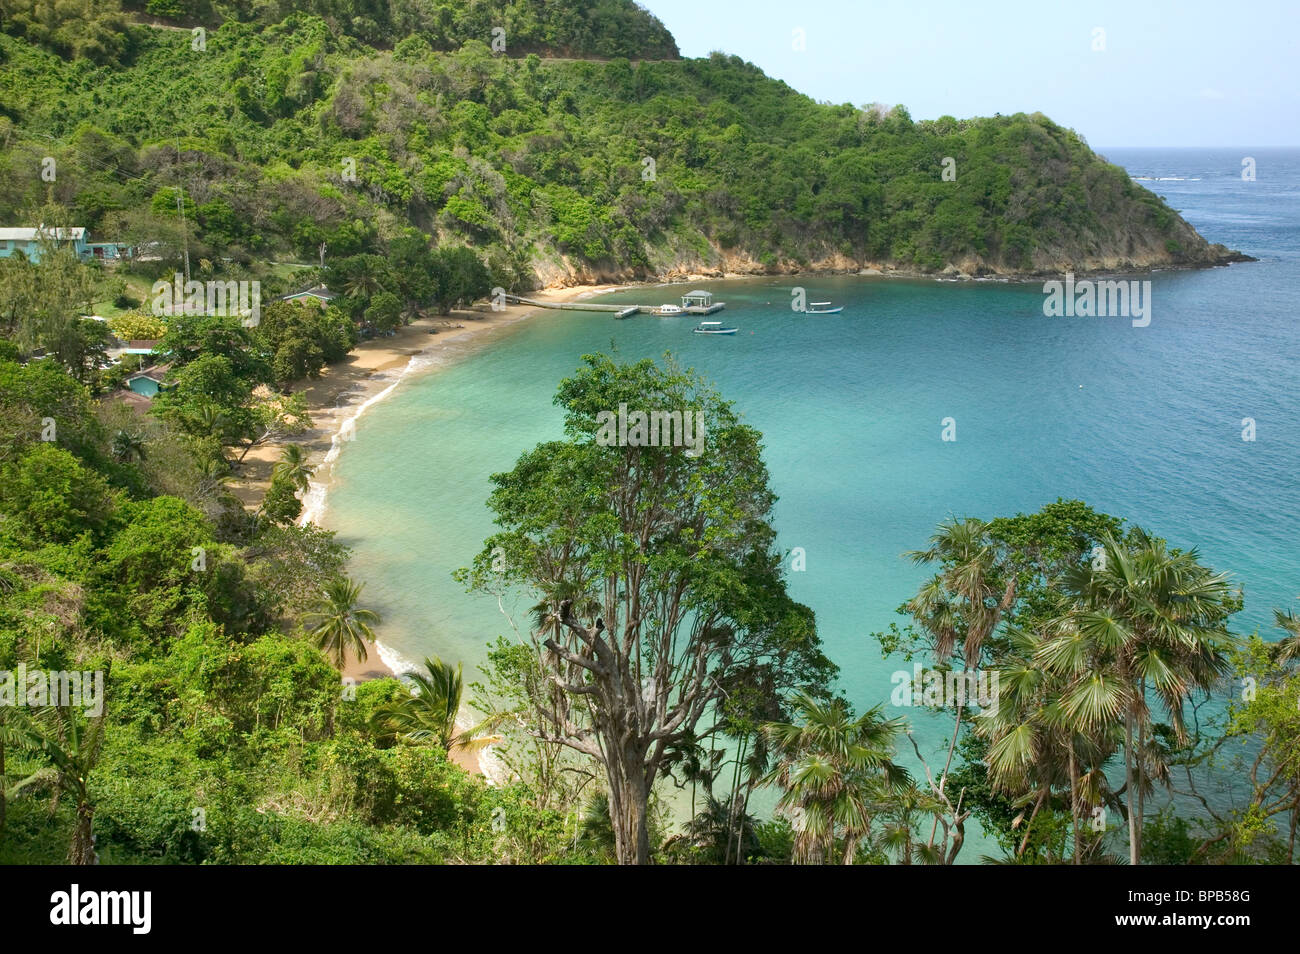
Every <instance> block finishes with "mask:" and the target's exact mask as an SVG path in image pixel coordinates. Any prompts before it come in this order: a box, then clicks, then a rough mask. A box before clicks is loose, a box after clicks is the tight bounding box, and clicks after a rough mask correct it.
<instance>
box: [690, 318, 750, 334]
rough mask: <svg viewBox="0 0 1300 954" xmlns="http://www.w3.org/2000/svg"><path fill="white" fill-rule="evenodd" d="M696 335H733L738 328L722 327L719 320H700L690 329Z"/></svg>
mask: <svg viewBox="0 0 1300 954" xmlns="http://www.w3.org/2000/svg"><path fill="white" fill-rule="evenodd" d="M691 330H692V331H694V332H695V333H696V334H697V335H734V334H735V333H736V332H737V331H739V330H740V329H739V328H724V327H722V322H720V321H701V322H700V323H699V325H698V326H696V327H695V328H692V329H691Z"/></svg>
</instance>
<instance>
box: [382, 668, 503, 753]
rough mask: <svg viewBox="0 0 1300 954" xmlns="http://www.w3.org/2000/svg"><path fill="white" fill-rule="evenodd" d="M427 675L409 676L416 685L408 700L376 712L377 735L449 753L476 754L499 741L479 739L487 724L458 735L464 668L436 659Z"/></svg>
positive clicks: (418, 673)
mask: <svg viewBox="0 0 1300 954" xmlns="http://www.w3.org/2000/svg"><path fill="white" fill-rule="evenodd" d="M424 668H425V670H426V672H411V673H406V674H405V675H404V676H403V678H404V679H408V680H410V681H411V682H412V683H413V684H414V685H413V686H412V689H411V693H410V695H408V696H407V697H406V698H403V699H397V700H395V701H393V702H389V703H386V704H384V705H382V706H380V707H379V708H378V709H376V710H375V713H374V715H373V716H372V717H371V723H370V724H371V729H372V730H373V731H374V732H375V733H376V734H378V735H383V736H390V737H391V736H401V737H403V738H405V739H409V740H411V741H412V742H435V743H437V744H438V745H440V746H442V747H443V748H444V749H445V750H446V751H447V752H451V751H452V750H453V749H462V750H464V751H466V752H475V751H478V750H479V749H481V748H483V747H485V746H487V745H491V744H492V743H493V742H497V741H500V738H499V737H498V736H478V735H477V734H478V732H480V731H482V730H483V729H484V728H486V726H487V724H489V723H491V722H493V720H491V719H489V720H487V722H485V723H483V724H480V725H478V726H475V727H474V728H473V729H470V730H469V731H467V732H462V733H457V732H456V716H457V714H458V713H459V712H460V700H461V694H462V691H463V682H462V679H461V666H460V663H457V664H456V665H455V667H452V665H451V664H450V663H445V662H443V661H442V660H441V659H439V658H438V657H437V656H432V657H427V658H426V659H425V660H424Z"/></svg>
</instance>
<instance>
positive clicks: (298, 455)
mask: <svg viewBox="0 0 1300 954" xmlns="http://www.w3.org/2000/svg"><path fill="white" fill-rule="evenodd" d="M311 474H312V468H310V467H308V466H307V455H306V454H305V453H303V449H302V448H301V447H299V446H298V445H297V444H289V445H288V446H287V447H285V448H284V450H282V451H280V459H279V460H278V461H276V462H275V467H274V468H273V469H272V477H275V478H279V479H280V480H285V481H288V482H289V484H290V485H291V486H292V487H293V488H294V490H296V491H298V492H299V493H302V492H303V491H305V490H306V489H307V488H308V486H310V483H311Z"/></svg>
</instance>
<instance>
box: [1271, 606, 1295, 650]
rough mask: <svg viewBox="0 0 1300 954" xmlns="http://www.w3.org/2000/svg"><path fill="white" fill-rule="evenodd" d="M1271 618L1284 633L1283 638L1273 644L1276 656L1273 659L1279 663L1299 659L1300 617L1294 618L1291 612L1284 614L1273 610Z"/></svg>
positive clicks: (1287, 611)
mask: <svg viewBox="0 0 1300 954" xmlns="http://www.w3.org/2000/svg"><path fill="white" fill-rule="evenodd" d="M1273 618H1274V619H1276V620H1277V625H1278V626H1279V627H1281V628H1282V629H1283V630H1284V631H1285V632H1286V635H1285V636H1283V637H1282V638H1281V639H1279V640H1278V641H1277V642H1276V643H1274V644H1273V652H1274V653H1275V654H1276V655H1275V656H1274V658H1275V659H1276V660H1277V661H1278V662H1279V663H1285V662H1290V661H1291V660H1292V659H1300V616H1296V615H1295V613H1294V612H1292V611H1291V610H1286V611H1285V612H1284V611H1282V610H1274V611H1273Z"/></svg>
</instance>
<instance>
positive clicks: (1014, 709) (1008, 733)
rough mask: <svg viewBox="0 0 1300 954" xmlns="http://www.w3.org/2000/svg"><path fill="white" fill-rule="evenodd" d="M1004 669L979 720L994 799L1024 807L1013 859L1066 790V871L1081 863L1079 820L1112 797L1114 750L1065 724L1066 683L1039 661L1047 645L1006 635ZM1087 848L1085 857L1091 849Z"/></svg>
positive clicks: (1101, 738)
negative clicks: (1108, 772) (1069, 850)
mask: <svg viewBox="0 0 1300 954" xmlns="http://www.w3.org/2000/svg"><path fill="white" fill-rule="evenodd" d="M1006 637H1007V652H1006V657H1005V662H1004V663H1003V664H1002V665H1000V666H998V667H997V668H996V669H994V670H993V676H994V677H995V678H996V679H997V684H998V705H997V706H996V707H995V708H991V709H989V710H988V711H986V712H984V713H983V714H982V715H981V717H980V718H979V719H977V720H976V723H975V725H976V731H977V732H978V733H979V734H980V735H981V736H983V737H985V738H987V739H988V740H989V748H988V751H987V753H986V754H985V757H984V761H985V764H986V765H987V766H988V777H989V782H990V784H991V786H992V788H993V790H994V791H995V792H998V793H1000V794H1004V795H1008V796H1011V797H1013V798H1018V799H1019V800H1020V801H1022V803H1023V804H1024V805H1025V806H1026V807H1028V806H1032V808H1031V809H1030V810H1029V815H1028V819H1027V820H1026V819H1025V815H1024V813H1022V814H1021V816H1020V820H1022V821H1025V828H1024V836H1023V838H1022V839H1021V842H1020V846H1019V848H1018V849H1017V850H1016V852H1015V853H1014V857H1016V858H1019V857H1021V856H1023V855H1024V852H1025V849H1026V848H1027V846H1028V844H1029V840H1030V836H1031V834H1032V832H1033V825H1034V820H1035V819H1036V818H1037V817H1038V813H1039V812H1040V811H1041V810H1042V809H1043V808H1044V807H1045V806H1047V805H1049V804H1050V803H1051V802H1052V800H1053V799H1054V798H1055V797H1056V791H1057V790H1058V789H1065V788H1066V787H1067V786H1068V789H1069V794H1068V797H1069V803H1070V815H1071V825H1072V832H1073V840H1074V852H1073V855H1072V858H1071V863H1073V864H1076V865H1077V864H1081V863H1082V861H1083V858H1084V855H1085V853H1086V852H1085V847H1084V837H1083V833H1082V831H1081V829H1080V826H1079V821H1080V818H1081V817H1082V816H1083V815H1084V814H1086V813H1087V809H1088V808H1090V807H1091V806H1096V805H1100V804H1101V803H1102V802H1103V800H1104V799H1105V797H1106V796H1107V795H1108V794H1109V786H1108V784H1107V781H1106V776H1105V773H1104V772H1103V771H1102V770H1101V766H1103V765H1104V764H1105V763H1106V762H1107V761H1108V760H1109V759H1110V757H1111V755H1112V754H1113V752H1114V750H1115V746H1114V744H1113V743H1112V742H1111V740H1110V739H1109V738H1108V737H1107V736H1106V735H1105V734H1104V733H1103V734H1100V735H1098V734H1097V733H1095V732H1092V733H1090V732H1089V731H1088V729H1087V726H1086V725H1084V724H1081V723H1079V722H1078V720H1072V719H1070V718H1069V717H1067V716H1066V714H1065V711H1064V709H1063V707H1062V705H1061V701H1060V700H1061V695H1062V693H1063V692H1064V690H1065V689H1066V686H1067V680H1066V679H1065V678H1064V677H1062V676H1060V675H1059V674H1057V673H1054V672H1051V671H1049V670H1047V669H1045V668H1044V667H1043V666H1042V664H1041V663H1039V662H1037V655H1038V652H1039V650H1040V649H1041V648H1042V646H1043V644H1044V642H1045V638H1044V637H1043V636H1042V635H1041V634H1040V633H1037V632H1032V631H1029V630H1025V629H1021V628H1019V627H1014V626H1013V627H1008V629H1007V633H1006ZM1096 846H1097V841H1096V840H1092V841H1091V844H1090V846H1089V848H1088V849H1087V851H1091V850H1093V849H1095V848H1096Z"/></svg>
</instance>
